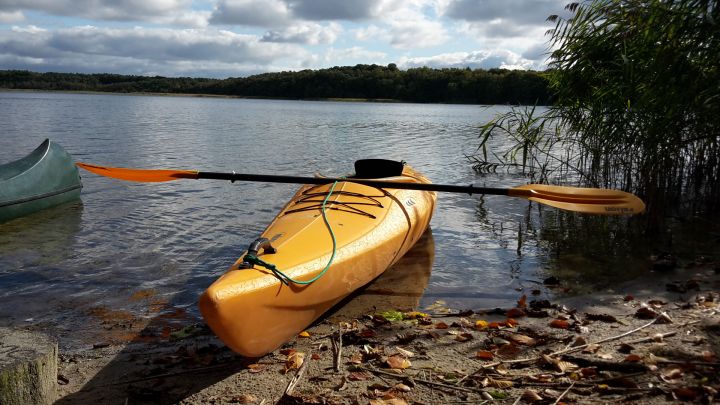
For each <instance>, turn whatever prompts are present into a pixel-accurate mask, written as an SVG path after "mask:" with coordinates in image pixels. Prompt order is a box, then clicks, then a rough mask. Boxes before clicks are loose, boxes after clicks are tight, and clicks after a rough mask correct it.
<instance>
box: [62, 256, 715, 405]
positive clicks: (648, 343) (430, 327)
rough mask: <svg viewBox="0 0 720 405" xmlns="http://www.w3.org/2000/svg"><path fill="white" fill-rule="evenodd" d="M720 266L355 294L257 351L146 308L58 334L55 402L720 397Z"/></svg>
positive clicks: (657, 400) (659, 400)
mask: <svg viewBox="0 0 720 405" xmlns="http://www.w3.org/2000/svg"><path fill="white" fill-rule="evenodd" d="M713 266H715V267H713ZM719 273H720V272H719V271H718V268H717V265H716V264H710V265H706V266H703V267H693V268H685V269H678V270H676V271H675V272H670V273H664V274H663V273H660V274H658V275H657V277H656V278H655V279H654V280H653V281H652V282H650V283H648V282H646V281H645V282H642V281H640V280H638V281H636V282H630V283H627V284H625V285H622V286H618V287H617V288H616V289H614V291H607V292H603V293H595V294H593V295H586V296H580V297H571V298H563V299H558V300H553V302H550V301H549V300H546V299H544V298H543V297H541V296H533V295H532V293H531V291H521V292H518V297H519V298H518V305H517V307H516V308H504V309H500V310H498V309H495V310H467V309H455V308H446V307H444V305H442V304H441V303H436V304H433V305H431V306H430V307H428V308H420V309H419V311H420V312H417V311H410V310H408V309H407V308H404V309H401V311H381V312H377V311H372V310H370V311H367V312H366V313H365V314H364V315H358V313H357V312H353V311H350V310H349V309H348V307H349V306H351V305H350V304H352V303H353V302H352V301H351V302H349V303H347V304H346V305H345V306H344V307H341V308H338V309H337V311H336V312H334V313H332V314H330V315H328V316H327V317H325V318H324V319H323V320H321V321H319V322H317V323H316V324H314V325H312V326H311V327H309V328H308V329H307V334H303V335H301V336H298V337H297V338H295V339H294V340H293V341H291V342H288V343H287V344H285V345H283V347H281V348H279V349H276V350H274V351H273V352H272V353H269V354H267V355H265V356H263V357H261V358H257V359H249V358H244V357H241V356H238V355H236V354H234V353H232V352H231V351H230V350H229V349H227V348H226V347H225V346H224V345H223V344H222V343H221V342H219V341H218V340H217V338H215V337H214V336H213V334H212V333H211V332H210V331H209V330H208V329H207V328H206V327H205V326H204V324H196V325H190V326H186V327H184V328H183V329H181V330H176V331H173V332H170V333H165V332H164V331H161V332H157V331H155V332H152V331H153V330H154V329H153V327H156V326H157V325H155V326H153V325H152V324H153V322H154V321H153V320H149V322H148V323H147V324H145V325H135V326H134V327H132V329H133V330H132V332H133V333H135V334H136V337H135V338H134V339H133V340H132V341H130V343H128V344H116V345H115V344H113V345H98V346H96V347H94V348H92V349H89V350H88V349H81V350H74V351H63V350H62V348H61V353H60V370H59V373H58V376H59V377H58V378H59V384H60V386H59V388H60V394H61V398H60V400H59V401H58V402H57V403H58V404H66V403H83V402H86V401H96V402H97V401H106V402H107V401H111V402H122V401H129V402H130V403H180V404H193V405H194V404H204V403H218V404H222V403H257V404H260V403H276V402H278V401H284V402H280V403H361V404H366V403H372V404H391V403H392V404H409V403H425V404H428V403H447V402H457V401H470V402H482V401H488V400H491V399H492V400H495V401H500V402H499V403H505V401H507V403H512V402H513V401H516V400H518V401H520V402H522V403H534V402H540V403H543V402H544V403H547V401H561V400H563V399H564V400H566V401H567V402H574V403H594V402H596V401H598V400H601V401H621V400H625V401H632V402H633V403H640V404H664V403H673V402H677V401H678V400H691V401H700V400H708V399H711V400H712V398H716V397H715V396H714V395H715V393H717V392H718V390H720V377H718V374H719V373H718V372H720V362H719V361H718V356H720V315H718V314H719V310H720V307H719V306H718V301H720V293H719V292H720V274H719ZM523 297H525V298H523ZM522 312H524V316H521V313H522ZM509 316H512V319H514V321H512V322H511V321H509V320H508V319H509V318H508V317H509ZM339 331H342V338H340V339H339V338H338V333H339ZM153 333H155V334H156V335H155V336H153ZM338 346H339V348H340V350H339V353H338V350H337V349H338ZM334 347H335V349H334ZM293 380H295V381H296V383H297V385H295V386H294V388H292V389H290V390H289V391H290V393H289V394H286V391H287V389H288V388H289V387H290V384H291V382H293Z"/></svg>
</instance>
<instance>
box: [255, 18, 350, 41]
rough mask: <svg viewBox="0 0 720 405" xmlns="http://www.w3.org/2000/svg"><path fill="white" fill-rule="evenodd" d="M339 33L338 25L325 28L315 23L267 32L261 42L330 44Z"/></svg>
mask: <svg viewBox="0 0 720 405" xmlns="http://www.w3.org/2000/svg"><path fill="white" fill-rule="evenodd" d="M341 32H342V27H341V26H340V24H338V23H334V22H333V23H330V24H328V25H325V26H323V25H320V24H316V23H302V24H295V25H292V26H290V27H287V28H285V29H282V30H278V31H269V32H267V33H266V34H265V35H263V37H262V40H263V41H266V42H290V43H298V44H308V45H318V44H332V43H334V42H335V41H336V40H337V38H338V35H339V34H340V33H341Z"/></svg>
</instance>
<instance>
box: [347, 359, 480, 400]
mask: <svg viewBox="0 0 720 405" xmlns="http://www.w3.org/2000/svg"><path fill="white" fill-rule="evenodd" d="M357 367H358V368H359V369H361V370H367V371H369V372H371V373H375V374H382V375H387V376H391V377H395V378H400V379H406V378H408V377H410V376H407V375H400V374H395V373H389V372H387V371H383V370H379V369H377V368H374V367H365V366H357ZM412 380H413V381H414V382H419V383H421V384H426V385H430V386H435V387H441V388H445V389H448V390H455V391H465V392H472V393H474V394H482V393H484V392H485V390H477V389H472V388H466V387H458V386H456V385H450V384H443V383H439V382H435V381H429V380H423V379H420V378H415V377H412Z"/></svg>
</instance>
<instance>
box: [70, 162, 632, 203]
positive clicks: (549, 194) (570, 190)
mask: <svg viewBox="0 0 720 405" xmlns="http://www.w3.org/2000/svg"><path fill="white" fill-rule="evenodd" d="M77 165H78V166H79V167H81V168H83V169H85V170H88V171H90V172H93V173H96V174H99V175H102V176H106V177H113V178H116V179H121V180H128V181H139V182H163V181H172V180H179V179H213V180H230V181H233V182H234V181H259V182H270V183H296V184H328V183H334V182H336V181H338V182H353V183H358V184H365V185H367V186H371V187H378V188H393V189H409V190H422V191H441V192H450V193H466V194H492V195H506V196H510V197H520V198H526V199H528V200H531V201H535V202H538V203H541V204H545V205H549V206H551V207H555V208H560V209H564V210H568V211H575V212H582V213H586V214H600V215H623V214H629V215H633V214H639V213H641V212H643V211H645V203H643V202H642V200H641V199H640V198H638V197H637V196H636V195H634V194H630V193H627V192H624V191H620V190H612V189H600V188H581V187H565V186H551V185H546V184H527V185H522V186H518V187H513V188H490V187H475V186H472V185H469V186H455V185H445V184H432V183H406V182H394V181H383V180H373V179H356V178H331V177H300V176H278V175H267V174H243V173H234V172H233V173H217V172H199V171H194V170H152V169H128V168H120V167H105V166H97V165H91V164H87V163H77Z"/></svg>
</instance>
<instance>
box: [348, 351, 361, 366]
mask: <svg viewBox="0 0 720 405" xmlns="http://www.w3.org/2000/svg"><path fill="white" fill-rule="evenodd" d="M362 362H363V355H362V353H354V354H353V355H351V356H350V363H352V364H362Z"/></svg>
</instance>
